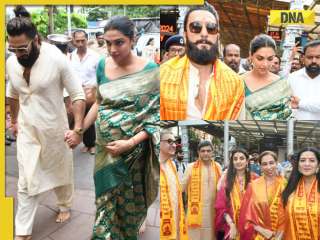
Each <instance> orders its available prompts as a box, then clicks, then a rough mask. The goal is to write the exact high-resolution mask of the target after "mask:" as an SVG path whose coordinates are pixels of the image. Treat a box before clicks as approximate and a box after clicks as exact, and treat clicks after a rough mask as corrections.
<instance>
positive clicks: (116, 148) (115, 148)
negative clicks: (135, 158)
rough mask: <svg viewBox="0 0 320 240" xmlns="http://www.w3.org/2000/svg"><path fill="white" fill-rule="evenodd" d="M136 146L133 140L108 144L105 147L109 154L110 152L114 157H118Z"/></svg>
mask: <svg viewBox="0 0 320 240" xmlns="http://www.w3.org/2000/svg"><path fill="white" fill-rule="evenodd" d="M134 146H135V142H134V141H133V140H132V139H129V140H117V141H113V142H110V143H108V144H107V145H106V146H105V149H106V151H107V152H109V153H110V154H111V155H112V156H114V157H115V156H118V155H120V154H122V153H124V152H127V151H129V150H130V149H132V148H133V147H134Z"/></svg>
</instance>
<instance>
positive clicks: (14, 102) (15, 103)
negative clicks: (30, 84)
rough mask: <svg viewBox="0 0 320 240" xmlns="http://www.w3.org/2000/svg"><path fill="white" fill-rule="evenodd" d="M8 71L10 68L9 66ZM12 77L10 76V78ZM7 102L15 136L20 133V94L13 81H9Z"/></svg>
mask: <svg viewBox="0 0 320 240" xmlns="http://www.w3.org/2000/svg"><path fill="white" fill-rule="evenodd" d="M7 69H8V66H7ZM9 77H10V76H9V75H8V78H9ZM6 101H7V103H8V105H9V107H10V117H11V126H12V131H13V135H15V136H16V135H17V133H18V124H17V122H18V113H19V93H18V91H17V90H16V89H15V88H14V87H13V86H12V84H11V79H10V78H9V79H8V83H7V89H6Z"/></svg>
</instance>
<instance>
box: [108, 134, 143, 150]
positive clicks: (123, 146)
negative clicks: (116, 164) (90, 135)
mask: <svg viewBox="0 0 320 240" xmlns="http://www.w3.org/2000/svg"><path fill="white" fill-rule="evenodd" d="M148 138H149V135H148V134H147V132H146V131H141V132H139V133H137V134H136V135H134V136H133V137H131V138H129V139H126V140H117V141H113V142H110V143H108V144H107V145H106V146H105V148H106V150H107V151H108V152H109V153H110V154H111V155H113V156H118V155H120V154H122V153H124V152H127V151H129V150H130V149H132V148H134V147H135V146H136V145H138V144H139V143H141V142H143V141H144V140H146V139H148Z"/></svg>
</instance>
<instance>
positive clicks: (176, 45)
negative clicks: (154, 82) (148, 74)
mask: <svg viewBox="0 0 320 240" xmlns="http://www.w3.org/2000/svg"><path fill="white" fill-rule="evenodd" d="M219 30H220V26H219V16H218V13H217V11H216V10H215V9H214V8H213V7H212V6H211V5H209V4H205V5H204V6H200V7H193V8H191V9H190V10H189V11H188V12H187V13H186V15H185V19H184V26H183V35H184V37H183V38H184V41H179V40H178V39H179V38H180V39H182V36H179V35H176V36H173V37H170V38H169V39H168V40H167V42H166V43H165V49H164V51H165V52H164V54H163V61H162V64H161V67H160V72H161V94H160V97H161V109H160V113H161V120H196V119H205V120H235V119H239V120H288V119H297V120H318V119H320V98H319V95H318V94H317V90H316V89H319V87H320V40H310V41H309V42H308V43H307V44H306V45H305V46H304V48H303V49H302V48H301V47H294V48H293V50H292V54H291V57H290V59H289V61H290V62H292V64H291V69H290V66H289V65H288V66H289V69H288V66H285V67H284V69H282V70H281V68H280V66H281V58H280V56H279V55H277V54H278V51H277V47H276V42H275V41H274V40H273V39H272V38H271V37H270V36H268V35H266V34H259V35H257V36H255V37H254V38H253V39H252V40H251V42H250V46H249V57H248V58H247V59H246V60H245V62H244V63H243V62H242V63H241V58H240V56H241V49H240V47H239V46H238V45H236V44H234V43H230V44H226V45H225V46H224V48H223V58H221V59H220V53H219V48H220V41H219V39H220V38H221V36H220V31H219ZM173 39H176V40H175V41H173ZM242 54H243V53H242ZM222 59H223V61H222Z"/></svg>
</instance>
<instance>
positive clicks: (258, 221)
mask: <svg viewBox="0 0 320 240" xmlns="http://www.w3.org/2000/svg"><path fill="white" fill-rule="evenodd" d="M258 160H259V162H260V165H261V171H262V173H263V176H262V177H260V178H258V179H256V180H254V181H253V182H252V183H250V184H249V186H248V188H247V190H246V193H245V195H244V197H243V199H242V203H243V204H242V205H241V208H240V217H239V231H240V239H241V240H253V239H254V240H263V239H272V238H273V239H274V238H275V239H281V236H282V234H283V225H284V219H283V214H279V209H281V193H282V190H283V189H284V187H285V182H286V181H285V179H284V178H283V177H281V176H278V174H277V161H278V158H277V155H276V154H275V153H274V152H271V151H265V152H263V153H261V154H260V156H259V158H258ZM280 212H281V211H280Z"/></svg>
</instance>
